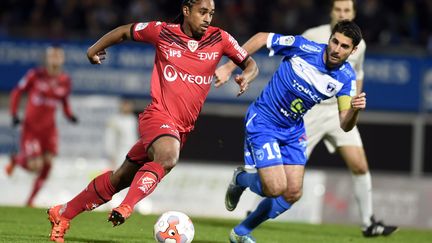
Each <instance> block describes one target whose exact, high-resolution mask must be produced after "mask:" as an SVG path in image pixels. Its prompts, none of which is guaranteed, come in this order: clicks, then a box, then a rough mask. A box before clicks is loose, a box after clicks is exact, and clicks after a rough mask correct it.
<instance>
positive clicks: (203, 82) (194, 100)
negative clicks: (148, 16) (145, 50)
mask: <svg viewBox="0 0 432 243" xmlns="http://www.w3.org/2000/svg"><path fill="white" fill-rule="evenodd" d="M131 35H132V38H133V40H135V41H140V42H146V43H150V44H152V45H153V46H154V47H155V49H156V55H155V63H154V68H153V73H152V77H151V84H150V95H151V97H152V103H151V104H150V105H149V107H148V109H149V108H150V109H157V110H159V111H161V112H166V113H168V114H169V116H171V117H172V119H173V120H174V121H175V122H176V124H177V126H178V127H177V129H178V130H179V132H189V131H191V130H192V129H193V127H194V124H195V121H196V119H197V117H198V114H199V113H200V111H201V108H202V106H203V104H204V101H205V99H206V97H207V95H208V93H209V91H210V88H211V84H212V81H213V75H214V72H215V70H216V67H217V64H218V63H219V61H220V59H221V58H222V56H223V55H226V56H228V57H229V58H230V59H231V60H232V61H233V62H234V63H236V64H240V63H242V62H243V61H245V60H246V58H247V56H248V54H247V52H246V51H245V50H244V49H243V48H242V47H241V46H239V45H238V43H237V41H236V40H235V39H234V38H233V37H232V36H231V35H230V34H228V33H227V32H225V31H223V30H221V29H219V28H216V27H212V26H209V27H208V29H207V31H206V33H205V34H204V36H203V37H202V38H201V39H200V40H195V39H193V38H191V37H189V36H187V35H186V34H184V33H183V32H182V30H181V28H180V24H169V23H165V22H156V21H154V22H148V23H136V24H134V25H133V26H132V27H131Z"/></svg>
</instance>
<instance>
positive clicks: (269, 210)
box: [234, 173, 291, 235]
mask: <svg viewBox="0 0 432 243" xmlns="http://www.w3.org/2000/svg"><path fill="white" fill-rule="evenodd" d="M242 174H246V173H242ZM242 174H240V175H242ZM239 177H240V176H239ZM290 207H291V204H290V203H289V202H287V201H285V199H284V198H283V197H282V196H279V197H274V198H264V200H262V201H261V203H260V204H259V205H258V207H257V208H256V209H255V211H253V212H252V213H251V214H249V215H248V216H247V217H246V219H245V220H243V221H242V222H241V223H240V224H239V225H237V226H236V227H235V228H234V231H235V232H236V234H238V235H247V234H249V233H250V232H251V231H252V230H253V229H255V228H256V227H257V226H258V225H260V224H261V223H263V222H264V221H266V220H267V219H269V218H272V219H274V218H276V217H277V216H279V215H280V214H282V213H283V212H285V211H287V210H288V209H289V208H290Z"/></svg>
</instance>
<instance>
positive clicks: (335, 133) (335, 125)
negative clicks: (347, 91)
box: [304, 98, 363, 157]
mask: <svg viewBox="0 0 432 243" xmlns="http://www.w3.org/2000/svg"><path fill="white" fill-rule="evenodd" d="M332 99H335V98H332ZM304 123H305V128H306V136H307V138H308V146H307V150H306V151H307V156H308V157H309V156H310V154H311V153H312V151H313V149H314V148H315V146H316V145H317V144H318V142H319V141H321V140H322V139H323V140H324V144H325V145H326V147H327V150H328V151H329V152H330V153H334V152H335V151H336V148H338V147H341V146H359V147H363V143H362V140H361V137H360V133H359V131H358V129H357V127H354V128H353V129H352V130H351V131H349V132H345V131H344V130H342V128H340V121H339V110H338V105H337V103H335V102H332V103H328V102H325V103H324V104H318V105H315V106H314V107H312V109H311V110H310V111H308V112H307V113H306V115H305V116H304Z"/></svg>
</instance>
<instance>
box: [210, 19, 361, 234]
mask: <svg viewBox="0 0 432 243" xmlns="http://www.w3.org/2000/svg"><path fill="white" fill-rule="evenodd" d="M361 38H362V37H361V31H360V28H359V27H358V26H357V25H356V24H355V23H354V22H351V21H342V22H339V23H337V24H336V25H335V27H334V28H333V29H332V32H331V37H330V38H329V39H328V42H327V43H328V44H327V45H326V44H317V43H314V42H311V41H309V40H307V39H305V38H303V37H302V36H283V35H280V34H275V33H264V32H261V33H258V34H256V35H254V36H253V37H252V38H250V39H249V40H248V41H247V42H246V43H245V44H244V45H243V48H245V49H246V50H247V51H248V52H249V53H250V54H251V55H252V54H253V53H255V52H256V51H257V50H259V49H260V48H261V47H263V46H264V45H266V44H267V48H268V49H269V51H270V53H269V55H270V56H273V55H281V56H283V59H282V62H281V63H280V65H279V67H278V69H277V70H276V71H275V73H274V75H273V76H272V77H271V79H270V81H269V82H268V84H267V86H266V87H265V88H264V90H263V91H262V92H261V94H260V95H259V97H258V98H257V99H256V100H255V101H254V102H253V103H252V104H251V105H250V106H249V108H248V111H247V114H246V116H245V142H244V163H245V167H238V168H237V169H236V170H235V171H234V174H233V177H232V181H231V182H230V184H229V186H228V189H227V192H226V197H225V207H226V209H227V210H228V211H233V210H234V209H235V208H236V207H237V204H238V202H239V200H240V197H241V195H242V193H243V192H244V190H245V189H246V188H249V189H250V190H251V191H252V192H254V193H256V194H257V195H260V196H262V197H264V199H263V200H262V201H261V202H260V203H259V205H258V206H257V208H256V209H255V210H254V211H253V212H251V213H250V214H249V215H247V217H246V219H244V220H243V221H242V222H240V224H238V225H236V226H235V227H234V229H232V231H231V233H230V236H229V239H230V242H231V243H254V242H256V241H255V239H254V238H253V237H252V236H251V232H252V231H253V230H254V229H255V228H256V227H258V226H259V225H260V224H262V223H263V222H265V221H267V220H268V219H274V218H276V217H278V216H279V215H280V214H282V213H284V212H285V211H287V210H288V209H290V208H291V206H292V205H293V204H294V203H295V202H297V201H298V200H299V199H300V197H301V195H302V191H303V178H304V171H305V168H304V167H305V165H306V161H307V156H306V146H307V145H306V144H307V138H306V135H305V133H306V131H305V128H304V123H303V116H304V114H305V113H306V112H307V111H308V110H309V109H311V108H312V107H313V106H314V105H315V104H318V103H320V102H321V101H322V100H325V99H329V98H331V97H334V96H336V97H337V102H338V106H337V107H335V109H336V110H338V111H339V112H338V113H335V116H337V117H338V118H339V119H340V123H339V126H340V127H341V128H342V129H343V130H344V131H349V130H351V129H352V128H353V127H354V126H355V124H356V123H357V120H358V116H359V113H360V110H362V109H364V108H365V107H366V94H365V93H360V94H357V93H356V87H355V72H354V70H353V69H352V68H351V66H350V65H349V64H348V62H346V60H347V59H348V56H349V55H351V54H352V53H354V52H355V51H356V49H357V45H358V44H359V42H360V40H361ZM234 68H235V66H234V65H233V64H232V63H230V62H228V63H227V64H225V65H223V66H221V67H219V68H218V70H217V71H216V77H217V81H216V84H217V85H221V84H223V83H224V82H226V81H227V80H228V77H229V76H230V74H231V73H232V71H233V70H234ZM245 168H255V169H257V172H256V173H249V172H247V171H246V170H245Z"/></svg>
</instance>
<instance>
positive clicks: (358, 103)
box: [351, 92, 366, 110]
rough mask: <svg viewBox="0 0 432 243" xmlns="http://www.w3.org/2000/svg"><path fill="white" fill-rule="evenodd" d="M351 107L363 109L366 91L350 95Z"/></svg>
mask: <svg viewBox="0 0 432 243" xmlns="http://www.w3.org/2000/svg"><path fill="white" fill-rule="evenodd" d="M351 107H352V108H353V109H354V110H363V109H365V108H366V93H365V92H362V93H360V94H358V95H355V96H353V97H352V100H351Z"/></svg>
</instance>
